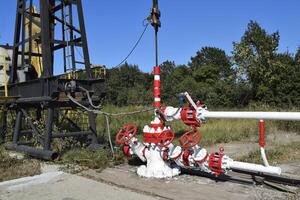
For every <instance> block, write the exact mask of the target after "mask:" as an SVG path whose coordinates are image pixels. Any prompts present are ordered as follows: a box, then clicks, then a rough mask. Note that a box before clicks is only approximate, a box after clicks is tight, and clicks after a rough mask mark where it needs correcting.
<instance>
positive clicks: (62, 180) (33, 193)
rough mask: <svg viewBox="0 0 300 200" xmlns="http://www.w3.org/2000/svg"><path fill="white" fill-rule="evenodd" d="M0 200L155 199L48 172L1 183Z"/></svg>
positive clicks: (75, 176)
mask: <svg viewBox="0 0 300 200" xmlns="http://www.w3.org/2000/svg"><path fill="white" fill-rule="evenodd" d="M0 199H1V200H20V199H30V200H95V199H103V200H106V199H112V200H124V199H131V200H139V199H145V200H155V199H157V198H155V197H152V196H147V195H143V194H139V193H135V192H132V191H129V190H126V189H122V188H118V187H116V186H111V185H108V184H105V183H100V182H97V181H94V180H90V179H87V178H84V177H81V176H77V175H71V174H66V173H62V172H48V173H45V174H41V175H38V176H34V177H26V178H22V179H16V180H12V181H7V182H2V183H1V185H0Z"/></svg>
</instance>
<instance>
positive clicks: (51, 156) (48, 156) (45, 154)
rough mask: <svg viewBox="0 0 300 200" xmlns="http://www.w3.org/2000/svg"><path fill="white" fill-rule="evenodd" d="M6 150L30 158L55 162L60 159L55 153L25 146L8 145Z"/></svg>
mask: <svg viewBox="0 0 300 200" xmlns="http://www.w3.org/2000/svg"><path fill="white" fill-rule="evenodd" d="M5 148H6V149H8V150H12V151H18V152H21V153H25V154H27V155H29V156H32V157H35V158H40V159H44V160H55V159H56V158H57V157H58V154H57V153H56V152H54V151H49V150H43V149H37V148H34V147H29V146H24V145H16V144H7V145H5Z"/></svg>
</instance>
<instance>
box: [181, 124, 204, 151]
mask: <svg viewBox="0 0 300 200" xmlns="http://www.w3.org/2000/svg"><path fill="white" fill-rule="evenodd" d="M201 139H202V135H201V134H200V132H199V131H198V130H197V129H196V128H194V129H193V130H190V131H188V132H186V133H185V134H183V135H182V136H181V137H180V138H179V139H178V141H179V143H180V145H181V147H182V148H185V149H190V148H192V147H194V146H196V145H197V144H198V143H199V142H200V140H201Z"/></svg>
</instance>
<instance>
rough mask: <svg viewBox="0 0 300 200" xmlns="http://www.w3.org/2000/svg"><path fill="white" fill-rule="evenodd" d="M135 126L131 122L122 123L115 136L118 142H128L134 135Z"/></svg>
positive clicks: (135, 131)
mask: <svg viewBox="0 0 300 200" xmlns="http://www.w3.org/2000/svg"><path fill="white" fill-rule="evenodd" d="M136 133H137V126H135V125H133V124H127V125H124V126H123V127H122V128H121V130H120V131H119V132H118V134H117V136H116V141H117V143H118V144H128V142H129V141H130V140H131V139H132V138H133V137H134V136H135V135H136Z"/></svg>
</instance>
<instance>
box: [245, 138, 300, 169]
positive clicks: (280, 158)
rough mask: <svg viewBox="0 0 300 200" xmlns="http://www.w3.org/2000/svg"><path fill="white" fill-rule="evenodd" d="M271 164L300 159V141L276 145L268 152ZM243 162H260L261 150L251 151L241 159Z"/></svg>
mask: <svg viewBox="0 0 300 200" xmlns="http://www.w3.org/2000/svg"><path fill="white" fill-rule="evenodd" d="M266 154H267V158H268V161H269V163H270V164H272V165H276V164H282V163H287V162H290V161H296V160H298V161H299V160H300V142H292V143H290V144H286V145H281V146H276V147H274V148H272V149H270V150H268V151H267V152H266ZM240 161H243V162H251V163H258V164H260V163H261V162H262V160H261V156H260V151H254V152H251V153H250V154H249V155H247V156H244V157H242V158H241V159H240Z"/></svg>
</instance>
